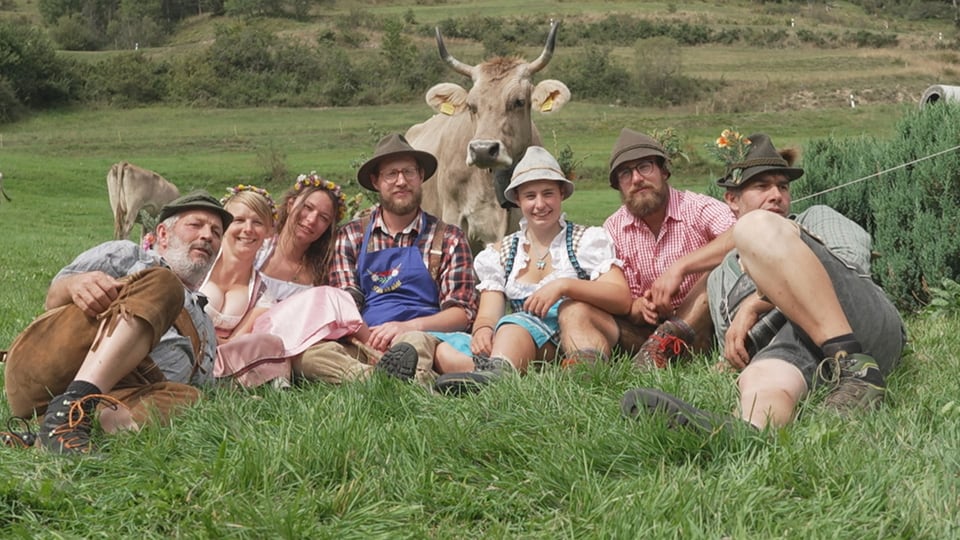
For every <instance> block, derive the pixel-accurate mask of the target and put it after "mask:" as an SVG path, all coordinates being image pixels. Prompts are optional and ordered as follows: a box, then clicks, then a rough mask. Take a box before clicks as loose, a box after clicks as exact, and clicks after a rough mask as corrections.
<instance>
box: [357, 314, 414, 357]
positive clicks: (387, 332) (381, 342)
mask: <svg viewBox="0 0 960 540" xmlns="http://www.w3.org/2000/svg"><path fill="white" fill-rule="evenodd" d="M416 329H417V328H416V327H414V325H413V323H411V322H410V321H404V322H388V323H383V324H381V325H380V326H372V327H371V328H370V339H369V340H367V344H369V345H370V346H371V347H373V348H374V349H376V350H378V351H385V350H387V349H389V348H390V346H391V345H393V340H394V339H396V338H397V336H399V335H400V334H405V333H407V332H412V331H414V330H416Z"/></svg>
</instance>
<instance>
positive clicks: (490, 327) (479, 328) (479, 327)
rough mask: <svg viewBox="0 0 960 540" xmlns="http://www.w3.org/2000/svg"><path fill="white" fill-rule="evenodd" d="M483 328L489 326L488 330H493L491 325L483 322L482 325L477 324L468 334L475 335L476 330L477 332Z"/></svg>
mask: <svg viewBox="0 0 960 540" xmlns="http://www.w3.org/2000/svg"><path fill="white" fill-rule="evenodd" d="M484 328H489V329H490V331H491V332H493V327H492V326H490V325H489V324H485V325H483V326H478V327H476V328H474V329H473V332H470V335H471V336H475V335H477V332H478V331H480V330H483V329H484Z"/></svg>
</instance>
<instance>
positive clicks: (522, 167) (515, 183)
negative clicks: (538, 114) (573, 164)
mask: <svg viewBox="0 0 960 540" xmlns="http://www.w3.org/2000/svg"><path fill="white" fill-rule="evenodd" d="M538 180H554V181H557V182H560V190H561V192H562V194H563V198H564V199H567V197H569V196H570V195H572V194H573V182H571V181H570V180H568V179H567V177H566V176H564V174H563V171H562V170H561V169H560V164H559V163H557V160H556V159H555V158H554V157H553V156H552V155H550V152H548V151H547V150H546V149H545V148H543V147H541V146H530V147H528V148H527V151H526V152H524V154H523V157H522V158H520V161H518V162H517V166H516V167H514V169H513V177H512V178H511V179H510V185H508V186H507V189H505V190H504V192H503V196H504V198H506V199H507V200H508V201H510V202H512V203H513V204H517V188H519V187H520V186H521V185H523V184H526V183H527V182H536V181H538Z"/></svg>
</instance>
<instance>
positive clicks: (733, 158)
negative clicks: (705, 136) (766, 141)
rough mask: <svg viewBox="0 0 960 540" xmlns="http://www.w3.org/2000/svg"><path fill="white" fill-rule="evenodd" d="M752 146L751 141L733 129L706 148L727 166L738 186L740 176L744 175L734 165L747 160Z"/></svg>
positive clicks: (725, 131)
mask: <svg viewBox="0 0 960 540" xmlns="http://www.w3.org/2000/svg"><path fill="white" fill-rule="evenodd" d="M750 144H751V141H750V139H748V138H746V137H745V136H743V135H741V134H740V133H739V132H737V131H734V130H732V129H725V130H723V131H722V132H721V133H720V136H719V137H717V140H716V142H714V144H712V145H711V144H707V145H706V147H707V150H709V151H710V153H711V154H713V156H714V157H716V158H717V159H719V160H720V161H721V162H723V164H724V165H726V166H727V174H729V175H730V176H731V177H732V178H731V179H732V181H733V183H734V184H737V183H739V181H740V176H741V175H742V174H743V169H742V168H739V167H734V165H736V164H738V163H742V162H743V161H744V160H746V159H747V153H748V152H749V151H750Z"/></svg>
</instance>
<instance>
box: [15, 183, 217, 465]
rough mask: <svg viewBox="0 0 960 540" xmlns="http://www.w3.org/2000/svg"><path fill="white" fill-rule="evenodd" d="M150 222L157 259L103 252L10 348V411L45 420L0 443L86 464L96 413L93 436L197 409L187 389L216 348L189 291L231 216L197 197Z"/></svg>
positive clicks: (99, 249)
mask: <svg viewBox="0 0 960 540" xmlns="http://www.w3.org/2000/svg"><path fill="white" fill-rule="evenodd" d="M158 219H159V224H158V225H157V228H156V237H157V240H156V248H155V249H156V250H155V251H154V250H153V249H151V250H144V249H143V248H141V247H140V246H138V245H137V244H135V243H133V242H130V241H129V240H119V241H111V242H106V243H103V244H100V245H99V246H96V247H93V248H91V249H89V250H87V251H85V252H83V253H81V254H80V255H79V256H78V257H77V258H76V259H74V261H73V262H72V263H70V264H69V265H68V266H66V267H65V268H64V269H62V270H61V271H60V272H59V273H58V274H57V275H56V277H54V279H53V282H52V283H51V284H50V288H49V290H48V291H47V298H46V303H45V307H46V309H47V312H46V313H44V314H43V315H42V316H41V317H40V318H38V319H37V320H35V321H34V322H33V323H32V324H31V325H30V326H28V327H27V328H26V329H25V330H24V331H23V332H22V333H21V334H20V335H19V336H18V337H17V338H16V340H14V342H13V344H12V345H11V347H10V352H9V353H8V355H7V362H6V366H5V373H4V375H5V376H4V386H5V391H6V395H7V401H8V403H9V404H10V409H11V412H12V413H13V414H14V416H17V417H21V418H24V419H27V418H30V417H32V416H34V415H43V416H42V418H41V423H40V432H39V434H38V435H37V436H34V435H33V434H32V433H29V432H28V433H11V432H7V433H5V434H3V441H4V443H5V444H7V445H12V446H32V445H33V444H34V443H37V444H38V445H39V446H41V447H43V448H46V449H47V450H50V451H52V452H55V453H59V454H85V453H89V452H90V451H91V449H92V445H91V443H90V434H91V430H92V426H93V423H92V416H93V414H94V413H95V411H96V410H97V407H98V405H99V407H100V409H101V414H100V425H101V426H102V427H103V428H104V430H105V431H107V432H114V431H118V430H124V429H131V430H137V429H139V428H140V426H142V425H143V424H144V423H146V422H149V421H152V420H160V421H165V420H167V419H168V418H169V417H170V416H171V415H172V414H173V413H174V412H175V411H176V410H177V409H179V408H182V407H185V406H187V405H189V404H190V403H193V402H194V401H196V400H197V399H199V397H200V393H199V391H198V390H197V389H196V388H194V387H193V386H195V385H199V384H202V383H205V382H209V381H210V380H211V376H212V371H213V360H214V358H215V355H216V344H217V340H216V335H215V334H214V329H213V324H212V322H211V321H210V319H209V317H207V315H206V314H205V313H204V310H203V304H204V303H205V302H204V301H205V298H204V297H203V296H202V295H200V294H198V293H197V292H196V290H197V288H198V287H199V286H200V284H201V282H202V280H203V278H204V276H206V275H207V271H208V270H209V268H210V265H211V264H213V261H214V259H215V258H216V255H217V253H218V252H219V251H220V242H221V238H222V237H223V232H224V229H226V227H227V226H228V225H229V224H230V222H231V221H232V219H233V216H231V215H230V213H229V212H227V211H226V210H224V208H223V206H222V205H221V204H220V202H219V201H217V200H216V199H215V198H213V197H212V196H210V195H209V194H207V193H206V192H202V191H201V192H193V193H190V194H188V195H184V196H182V197H180V198H178V199H176V200H174V201H172V202H170V203H168V204H167V205H166V206H164V207H163V208H162V209H161V210H160V215H159V218H158ZM51 396H53V397H51Z"/></svg>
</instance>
